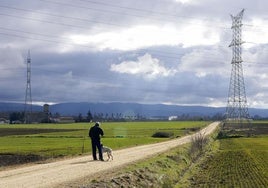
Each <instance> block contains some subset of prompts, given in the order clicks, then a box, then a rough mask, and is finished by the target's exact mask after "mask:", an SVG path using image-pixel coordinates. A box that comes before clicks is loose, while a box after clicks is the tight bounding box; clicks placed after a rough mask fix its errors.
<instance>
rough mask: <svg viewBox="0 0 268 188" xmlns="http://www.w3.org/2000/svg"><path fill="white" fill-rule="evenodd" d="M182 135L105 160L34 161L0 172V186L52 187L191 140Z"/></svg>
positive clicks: (207, 129)
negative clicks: (38, 162) (33, 162)
mask: <svg viewBox="0 0 268 188" xmlns="http://www.w3.org/2000/svg"><path fill="white" fill-rule="evenodd" d="M219 123H220V122H214V123H211V124H210V125H208V126H207V127H205V128H204V129H202V130H201V132H202V134H203V133H204V134H210V133H212V132H213V131H214V130H215V129H216V127H217V126H218V125H219ZM191 136H192V135H189V136H185V137H182V138H178V139H173V140H170V141H166V142H161V143H156V144H150V145H144V146H137V147H132V148H127V149H122V150H117V151H114V152H113V155H114V160H113V161H109V162H101V161H93V160H92V157H91V156H82V157H77V158H73V159H68V160H63V161H58V162H52V163H47V164H35V165H32V166H27V167H21V168H17V169H12V170H5V171H0V188H2V187H5V188H6V187H8V188H13V187H16V188H18V187H19V188H30V187H35V188H36V187H56V186H57V185H59V184H62V183H64V182H70V181H75V180H76V179H81V178H83V177H89V176H91V175H94V174H95V173H96V172H102V171H106V170H111V169H114V168H118V167H120V166H123V165H126V164H129V163H132V162H135V161H138V160H141V159H144V158H146V157H150V156H152V155H156V154H158V153H162V152H164V151H167V150H169V149H171V148H174V147H176V146H178V145H182V144H185V143H188V142H190V141H191Z"/></svg>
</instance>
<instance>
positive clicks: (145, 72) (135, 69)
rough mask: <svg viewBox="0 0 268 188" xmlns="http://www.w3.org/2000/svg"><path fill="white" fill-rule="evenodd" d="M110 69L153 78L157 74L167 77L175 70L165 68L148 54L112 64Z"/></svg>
mask: <svg viewBox="0 0 268 188" xmlns="http://www.w3.org/2000/svg"><path fill="white" fill-rule="evenodd" d="M110 70H111V71H115V72H119V73H126V74H133V75H142V76H144V77H145V78H148V79H154V78H156V77H157V76H163V77H167V76H170V75H174V74H175V73H176V70H172V69H167V68H165V67H164V66H162V65H161V64H160V63H159V60H158V59H156V58H152V56H151V55H150V54H145V55H144V56H140V57H138V59H137V61H123V62H122V63H120V64H117V65H116V64H112V65H111V68H110Z"/></svg>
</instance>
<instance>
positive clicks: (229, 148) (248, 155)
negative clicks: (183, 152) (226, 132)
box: [191, 135, 268, 187]
mask: <svg viewBox="0 0 268 188" xmlns="http://www.w3.org/2000/svg"><path fill="white" fill-rule="evenodd" d="M191 179H192V181H191V186H192V187H195V186H197V185H198V187H267V186H268V136H267V135H262V136H256V137H250V138H245V137H244V138H228V139H220V140H219V150H218V152H216V153H215V154H214V155H213V156H212V157H208V158H207V159H206V160H205V161H204V162H202V163H201V164H200V166H199V170H198V171H197V172H196V173H195V175H194V176H193V177H192V178H191Z"/></svg>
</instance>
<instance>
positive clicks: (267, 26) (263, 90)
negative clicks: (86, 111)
mask: <svg viewBox="0 0 268 188" xmlns="http://www.w3.org/2000/svg"><path fill="white" fill-rule="evenodd" d="M243 8H245V13H244V17H243V24H244V25H243V34H242V38H243V41H244V42H245V43H244V44H243V55H242V57H243V60H244V63H243V69H244V78H245V84H246V93H247V99H248V103H249V106H250V107H260V108H267V107H268V82H267V79H268V62H267V59H268V51H267V50H268V1H266V0H255V1H252V0H225V1H222V0H23V1H21V0H1V1H0V43H1V45H0V71H1V74H0V102H24V100H25V90H26V79H27V74H26V67H27V65H26V58H27V54H28V51H30V57H31V90H32V100H33V103H38V104H43V103H60V102H137V103H144V104H156V103H162V104H178V105H205V106H226V103H227V96H228V88H229V80H230V74H231V58H232V49H231V48H229V47H228V45H229V44H230V42H231V40H232V31H231V23H232V21H231V17H230V14H233V15H236V14H237V13H239V12H240V11H241V10H242V9H243Z"/></svg>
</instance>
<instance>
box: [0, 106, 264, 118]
mask: <svg viewBox="0 0 268 188" xmlns="http://www.w3.org/2000/svg"><path fill="white" fill-rule="evenodd" d="M32 109H33V111H43V107H42V106H38V105H33V106H32ZM225 109H226V108H225V107H219V108H216V107H205V106H179V105H164V104H138V103H88V102H80V103H60V104H55V105H50V106H49V111H50V112H51V113H52V114H54V113H59V114H61V115H65V116H67V115H78V114H80V113H81V114H82V115H86V114H87V112H88V111H89V110H90V112H91V113H92V114H94V113H103V114H109V115H110V114H112V113H113V114H117V113H118V114H119V113H120V114H122V115H124V116H133V115H140V116H144V117H167V116H177V115H183V114H185V115H190V116H213V115H216V114H224V112H225ZM23 110H24V104H21V103H0V112H13V111H23ZM249 113H250V116H252V117H253V116H255V115H258V116H260V117H268V109H256V108H250V109H249Z"/></svg>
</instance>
